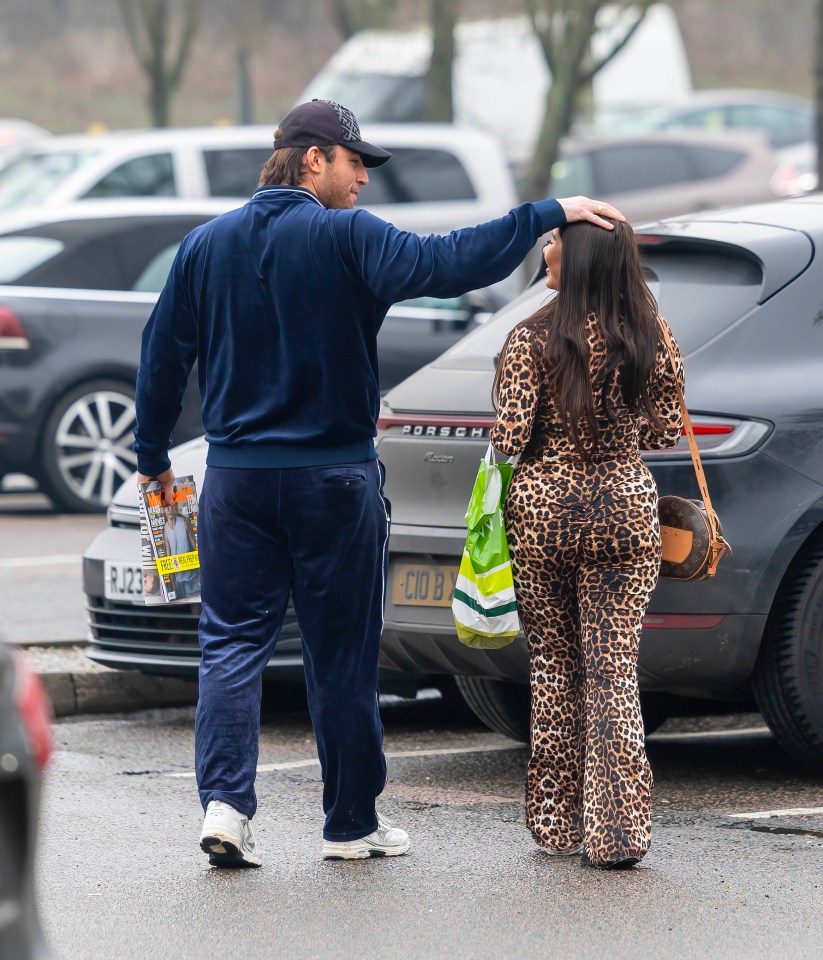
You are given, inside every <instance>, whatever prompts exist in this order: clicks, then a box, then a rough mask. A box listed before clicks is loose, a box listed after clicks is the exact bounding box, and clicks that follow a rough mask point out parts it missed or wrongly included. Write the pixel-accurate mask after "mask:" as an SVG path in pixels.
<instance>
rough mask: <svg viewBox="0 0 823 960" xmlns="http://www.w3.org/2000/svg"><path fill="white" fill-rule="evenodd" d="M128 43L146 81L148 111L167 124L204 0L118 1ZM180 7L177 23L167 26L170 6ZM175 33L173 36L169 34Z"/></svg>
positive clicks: (159, 122)
mask: <svg viewBox="0 0 823 960" xmlns="http://www.w3.org/2000/svg"><path fill="white" fill-rule="evenodd" d="M117 2H118V6H119V7H120V13H121V15H122V18H123V25H124V27H125V30H126V36H127V37H128V40H129V45H130V46H131V48H132V50H133V51H134V55H135V57H137V62H138V63H139V64H140V68H141V70H142V71H143V73H145V75H146V77H147V78H148V81H149V92H148V103H149V114H150V116H151V119H152V123H153V124H154V126H155V127H167V126H168V124H169V114H170V105H171V99H172V96H173V95H174V93H175V92H176V91H177V89H178V87H179V86H180V80H181V79H182V76H183V71H184V69H185V67H186V64H187V62H188V59H189V54H190V53H191V48H192V43H193V41H194V36H195V34H196V32H197V28H198V26H199V24H200V11H201V8H202V6H203V0H180V3H179V4H177V0H117ZM174 6H180V7H182V9H181V10H180V26H179V29H178V30H176V31H173V30H171V29H170V21H171V19H172V13H171V10H170V7H174ZM173 33H175V34H176V36H175V37H172V34H173Z"/></svg>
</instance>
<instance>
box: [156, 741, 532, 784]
mask: <svg viewBox="0 0 823 960" xmlns="http://www.w3.org/2000/svg"><path fill="white" fill-rule="evenodd" d="M524 749H525V744H522V743H498V744H493V745H492V746H489V747H443V748H441V749H440V750H389V751H387V752H386V759H387V760H400V759H402V758H404V757H448V756H453V755H454V754H458V753H492V752H494V751H497V750H524ZM319 766H320V761H319V760H318V759H317V757H312V758H311V759H310V760H286V761H284V762H283V763H261V764H260V766H259V767H258V768H257V772H258V773H270V772H271V771H273V770H297V769H299V768H300V767H319ZM166 776H167V777H178V778H179V777H194V776H196V774H195V773H167V774H166Z"/></svg>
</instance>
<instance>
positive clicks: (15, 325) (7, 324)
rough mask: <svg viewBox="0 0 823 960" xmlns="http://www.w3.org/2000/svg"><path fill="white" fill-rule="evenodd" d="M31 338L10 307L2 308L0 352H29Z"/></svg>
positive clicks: (0, 311) (0, 315) (0, 316)
mask: <svg viewBox="0 0 823 960" xmlns="http://www.w3.org/2000/svg"><path fill="white" fill-rule="evenodd" d="M29 346H30V344H29V338H28V337H27V336H26V331H25V330H24V329H23V325H22V324H21V323H20V320H19V319H18V317H17V314H16V313H12V311H11V310H9V308H8V307H0V350H28V348H29Z"/></svg>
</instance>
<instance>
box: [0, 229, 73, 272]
mask: <svg viewBox="0 0 823 960" xmlns="http://www.w3.org/2000/svg"><path fill="white" fill-rule="evenodd" d="M64 249H65V244H64V243H63V241H62V240H55V239H54V238H53V237H0V283H16V282H17V281H18V280H19V279H20V278H21V277H24V276H25V275H26V274H27V273H31V271H32V270H36V269H37V268H38V267H41V266H42V265H43V264H44V263H46V262H47V261H48V260H51V259H52V258H53V257H56V256H57V254H58V253H61V252H62V251H63V250H64Z"/></svg>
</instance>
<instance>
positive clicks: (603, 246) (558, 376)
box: [492, 220, 660, 459]
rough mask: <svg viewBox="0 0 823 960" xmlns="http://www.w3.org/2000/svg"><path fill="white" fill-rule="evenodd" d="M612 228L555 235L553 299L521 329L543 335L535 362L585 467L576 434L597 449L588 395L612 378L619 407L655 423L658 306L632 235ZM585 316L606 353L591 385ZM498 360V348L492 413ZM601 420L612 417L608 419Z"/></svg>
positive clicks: (624, 227)
mask: <svg viewBox="0 0 823 960" xmlns="http://www.w3.org/2000/svg"><path fill="white" fill-rule="evenodd" d="M613 223H614V230H604V229H603V228H602V227H598V226H595V225H594V224H592V223H588V222H587V221H581V222H577V223H571V224H565V225H564V226H562V227H560V228H559V230H558V233H559V235H560V237H561V240H562V249H561V259H560V283H559V288H558V292H557V296H556V297H555V298H554V299H553V300H551V301H550V302H549V303H547V304H546V305H545V306H543V307H541V308H540V309H539V310H538V311H537V312H536V313H534V314H533V315H532V316H531V317H529V318H528V319H527V320H524V321H523V322H522V324H521V326H528V327H532V328H533V329H537V330H542V331H544V332H545V337H541V339H545V349H544V351H543V358H542V359H543V363H544V365H545V370H546V380H547V383H548V387H549V390H550V393H551V395H552V399H553V400H554V402H555V404H556V406H557V411H558V414H559V416H560V421H561V423H562V424H563V429H564V430H565V433H566V435H567V437H568V438H569V440H570V441H571V443H572V444H573V446H574V447H575V449H576V450H577V452H578V453H579V454H580V455H581V456H582V457H583V458H584V459H587V458H588V456H590V454H589V453H588V452H587V450H586V447H585V446H584V441H583V436H582V433H581V428H582V427H583V425H584V424H585V426H586V427H587V428H588V429H587V431H586V432H587V433H588V436H589V437H590V438H591V441H592V442H593V443H594V444H595V445H596V444H597V439H598V435H599V430H598V425H597V415H596V413H595V392H597V393H600V394H601V395H602V393H604V392H605V391H606V390H608V388H609V386H610V384H611V383H612V380H613V378H614V377H618V378H619V384H620V390H621V393H622V396H623V402H624V403H625V405H626V407H627V408H628V409H629V410H631V411H632V412H633V413H636V414H639V415H640V416H643V417H645V418H647V419H648V420H651V421H652V423H654V424H656V425H659V423H660V419H659V417H658V415H657V412H656V411H655V409H654V405H653V404H652V401H651V399H650V397H649V381H650V377H651V373H652V370H653V369H654V364H655V360H656V357H657V347H658V334H659V325H658V321H657V303H656V301H655V299H654V297H653V296H652V293H651V291H650V290H649V288H648V287H647V286H646V283H645V281H644V279H643V268H642V266H641V264H640V256H639V254H638V250H637V241H636V240H635V237H634V231H633V230H632V228H631V227H630V226H629V224H628V223H625V222H623V221H617V220H615V221H613ZM591 314H594V315H595V316H596V317H597V320H598V322H599V325H600V329H601V331H602V333H603V335H604V336H605V338H606V351H607V352H606V361H605V364H604V366H603V369H602V370H601V371H599V376H598V380H597V383H595V384H592V381H591V377H590V375H589V345H588V342H587V340H586V319H587V317H589V316H590V315H591ZM515 329H517V328H515ZM509 336H511V334H509ZM506 346H508V339H507V341H506ZM505 353H506V349H505V347H504V349H503V351H502V353H501V354H500V361H499V362H498V365H497V371H496V373H495V378H494V386H493V388H492V398H493V400H494V405H495V408H497V406H498V396H499V388H500V380H501V375H502V363H503V359H504V357H505ZM607 415H609V416H611V415H612V414H611V413H610V412H609V411H607Z"/></svg>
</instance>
